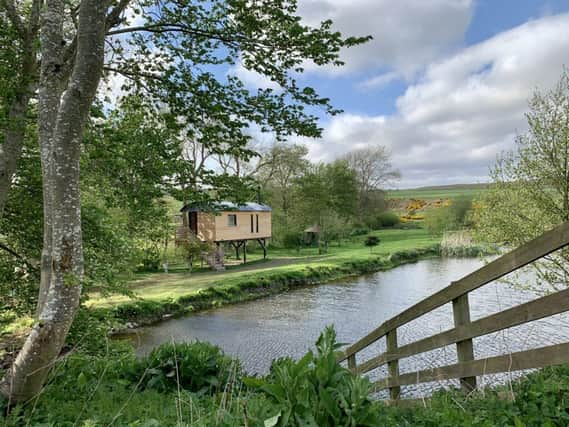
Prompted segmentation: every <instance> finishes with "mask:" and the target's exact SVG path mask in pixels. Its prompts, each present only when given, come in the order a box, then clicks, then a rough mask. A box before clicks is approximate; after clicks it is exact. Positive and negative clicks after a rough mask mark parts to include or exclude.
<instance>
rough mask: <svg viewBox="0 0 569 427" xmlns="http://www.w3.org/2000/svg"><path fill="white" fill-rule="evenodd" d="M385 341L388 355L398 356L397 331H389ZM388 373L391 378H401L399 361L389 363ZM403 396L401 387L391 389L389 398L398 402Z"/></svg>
mask: <svg viewBox="0 0 569 427" xmlns="http://www.w3.org/2000/svg"><path fill="white" fill-rule="evenodd" d="M385 339H386V341H387V354H389V355H396V354H397V329H392V330H391V331H389V332H388V333H387V334H386V336H385ZM387 371H388V374H389V377H390V378H397V377H398V376H399V360H398V359H395V360H392V361H391V362H387ZM400 394H401V387H389V398H390V399H391V400H398V399H399V395H400Z"/></svg>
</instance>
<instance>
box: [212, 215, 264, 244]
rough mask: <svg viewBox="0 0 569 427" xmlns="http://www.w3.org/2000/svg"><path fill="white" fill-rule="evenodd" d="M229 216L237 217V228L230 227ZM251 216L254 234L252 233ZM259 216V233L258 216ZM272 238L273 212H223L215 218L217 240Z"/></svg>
mask: <svg viewBox="0 0 569 427" xmlns="http://www.w3.org/2000/svg"><path fill="white" fill-rule="evenodd" d="M229 215H237V226H230V225H229V219H228V216H229ZM251 215H253V232H252V233H251ZM257 215H259V232H257V228H256V227H257V220H256V216H257ZM269 237H271V212H221V213H220V214H219V215H216V216H215V240H216V241H223V240H246V239H263V238H269Z"/></svg>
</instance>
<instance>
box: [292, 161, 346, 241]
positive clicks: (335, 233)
mask: <svg viewBox="0 0 569 427" xmlns="http://www.w3.org/2000/svg"><path fill="white" fill-rule="evenodd" d="M356 189H357V181H356V176H355V173H354V172H353V170H352V169H350V168H349V167H348V165H347V163H346V162H345V161H341V160H338V161H336V162H334V163H331V164H323V163H320V164H317V165H313V166H312V167H311V168H310V169H309V171H308V172H307V173H306V174H305V175H304V176H302V177H301V178H299V179H298V180H297V186H296V188H295V201H296V206H295V214H296V216H297V218H301V219H302V222H303V223H304V226H308V225H310V226H312V225H316V226H318V228H319V230H320V231H319V239H318V244H319V251H320V252H325V251H326V250H327V247H328V243H329V242H330V240H332V239H333V238H338V237H340V235H341V234H342V232H347V230H348V229H349V226H348V224H349V223H350V222H351V220H352V219H353V215H354V214H355V210H356V200H355V199H354V193H355V192H356Z"/></svg>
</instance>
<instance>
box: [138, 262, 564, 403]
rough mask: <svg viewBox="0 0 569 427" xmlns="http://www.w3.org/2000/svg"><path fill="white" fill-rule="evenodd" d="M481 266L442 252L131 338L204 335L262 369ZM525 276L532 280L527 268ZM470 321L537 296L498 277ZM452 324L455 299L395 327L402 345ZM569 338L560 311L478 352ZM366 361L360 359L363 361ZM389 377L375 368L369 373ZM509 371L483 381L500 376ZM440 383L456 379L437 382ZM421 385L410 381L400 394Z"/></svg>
mask: <svg viewBox="0 0 569 427" xmlns="http://www.w3.org/2000/svg"><path fill="white" fill-rule="evenodd" d="M482 265H483V261H482V260H479V259H456V258H437V259H429V260H423V261H419V262H417V263H413V264H407V265H403V266H400V267H397V268H395V269H392V270H389V271H385V272H378V273H374V274H370V275H366V276H361V277H359V278H355V279H354V278H351V279H348V280H343V281H338V282H334V283H328V284H324V285H319V286H310V287H304V288H300V289H296V290H293V291H290V292H287V293H283V294H279V295H275V296H271V297H267V298H263V299H259V300H256V301H250V302H245V303H240V304H234V305H228V306H225V307H221V308H217V309H212V310H208V311H203V312H201V313H197V314H193V315H191V316H188V317H184V318H178V319H171V320H168V321H165V322H162V323H160V324H158V325H155V326H150V327H145V328H142V329H140V330H138V331H137V334H136V336H134V337H132V340H133V342H134V344H135V347H136V350H137V353H138V354H141V355H142V354H146V353H148V352H149V351H150V350H151V349H152V348H154V347H155V346H157V345H159V344H162V343H165V342H172V341H177V342H179V341H188V340H196V339H197V340H204V341H209V342H212V343H214V344H217V345H219V346H220V347H221V348H222V349H223V350H224V351H225V352H226V353H228V354H230V355H232V356H235V357H238V358H239V359H240V360H241V361H242V364H243V366H244V368H245V369H246V370H247V371H248V372H250V373H258V374H263V373H266V372H267V371H268V369H269V367H270V364H271V361H272V360H273V359H274V358H278V357H282V356H291V357H294V358H298V357H300V356H302V355H303V354H304V353H305V352H306V351H307V350H308V349H310V348H311V346H312V345H313V343H314V342H315V340H316V339H317V337H318V335H319V334H320V332H321V331H322V330H323V328H324V327H325V326H326V325H330V324H333V325H334V326H335V328H336V331H337V334H338V339H339V341H340V342H343V343H351V342H354V341H356V340H357V339H359V338H360V337H362V336H363V335H365V334H366V333H367V332H369V331H370V330H372V329H373V328H375V327H377V326H378V325H379V324H381V323H382V322H383V321H385V320H387V319H389V318H390V317H392V316H394V315H396V314H398V313H399V312H401V311H402V310H404V309H406V308H408V307H409V306H411V305H413V304H415V303H416V302H418V301H420V300H422V299H423V298H425V297H427V296H429V295H431V294H433V293H434V292H436V291H438V290H439V289H441V288H443V287H445V286H447V285H448V284H449V283H450V282H451V281H453V280H457V279H459V278H461V277H462V276H464V275H466V274H468V273H470V272H472V271H474V270H476V269H477V268H479V267H481V266H482ZM523 278H524V280H526V281H528V280H532V276H531V274H529V273H526V274H525V275H524V276H523ZM470 295H471V296H470V305H471V313H472V314H471V317H472V320H475V319H478V318H480V317H483V316H486V315H489V314H491V313H495V312H498V311H501V310H503V309H505V308H508V307H512V306H515V305H517V304H520V303H522V302H525V301H529V300H531V299H534V298H535V297H536V296H535V294H533V293H531V292H529V291H520V290H519V289H514V288H512V287H511V286H509V285H507V284H505V283H503V282H496V283H492V284H489V285H487V286H485V287H483V288H481V289H478V290H476V291H474V292H473V293H471V294H470ZM451 327H452V308H451V305H450V304H447V305H445V306H443V307H440V308H439V309H437V310H434V311H433V312H431V313H429V314H428V315H425V316H422V317H420V318H419V319H416V320H414V321H412V322H410V323H409V324H407V325H405V326H403V327H402V328H400V329H399V330H398V338H399V343H400V345H402V344H406V343H408V342H411V341H414V340H416V339H418V338H423V337H426V336H429V335H432V334H433V333H436V332H440V331H443V330H445V329H449V328H451ZM567 340H569V316H567V315H566V314H563V315H557V316H553V317H550V318H548V319H543V320H540V321H536V322H532V323H529V324H526V325H522V326H519V327H515V328H511V329H509V330H506V331H501V332H499V333H494V334H491V335H487V336H484V337H480V338H476V339H475V340H474V348H475V357H476V358H481V357H486V356H493V355H499V354H504V353H508V352H512V351H519V350H524V349H529V348H533V347H538V346H544V345H550V344H555V343H560V342H565V341H567ZM384 349H385V340H384V339H382V340H380V341H379V342H378V343H377V344H375V345H374V346H372V347H371V348H369V349H367V350H366V351H367V357H365V358H366V359H367V358H368V357H372V356H373V355H376V354H378V352H380V351H383V350H384ZM359 360H360V361H361V360H362V359H361V358H360V359H359ZM443 362H444V363H455V362H456V352H455V347H454V345H452V346H448V347H445V348H442V349H438V350H434V351H430V352H428V353H423V354H421V355H418V356H415V357H410V358H407V359H403V360H402V361H401V362H400V370H401V372H402V373H404V372H411V371H415V370H417V369H424V368H427V367H434V366H441V365H442V364H444V363H443ZM384 375H385V371H382V370H381V369H378V370H376V371H374V372H373V373H372V374H371V377H372V379H373V378H376V377H378V376H379V377H381V376H384ZM503 378H504V375H499V376H489V377H486V379H485V381H487V382H495V381H502V380H503ZM439 384H440V385H446V384H454V382H452V381H450V382H445V383H439ZM418 391H421V389H413V388H409V387H407V388H406V390H404V393H403V395H407V394H410V395H417V392H418Z"/></svg>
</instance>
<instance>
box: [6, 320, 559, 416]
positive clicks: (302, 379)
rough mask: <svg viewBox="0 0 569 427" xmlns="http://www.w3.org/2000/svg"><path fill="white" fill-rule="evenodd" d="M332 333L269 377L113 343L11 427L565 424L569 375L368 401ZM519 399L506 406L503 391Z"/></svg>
mask: <svg viewBox="0 0 569 427" xmlns="http://www.w3.org/2000/svg"><path fill="white" fill-rule="evenodd" d="M337 349H338V344H337V343H336V340H335V332H334V330H333V329H332V328H328V329H326V331H325V332H324V333H323V334H322V335H321V336H320V338H319V339H318V341H317V343H316V349H315V351H310V352H308V353H307V354H306V355H305V356H304V357H303V358H302V359H300V360H299V361H293V360H291V359H288V358H283V359H279V360H276V361H274V362H273V365H272V367H271V370H270V373H269V374H268V375H267V376H265V377H247V376H246V375H245V374H244V373H243V371H242V369H241V367H240V365H239V363H238V362H237V361H235V360H232V359H230V358H229V357H227V356H225V355H224V354H223V353H222V352H221V351H220V350H219V348H217V347H215V346H212V345H210V344H207V343H193V344H175V345H174V344H168V345H164V346H162V347H159V348H158V349H156V350H155V351H154V352H153V353H151V354H150V355H149V356H148V357H147V358H145V359H136V358H135V357H134V356H133V355H132V352H131V351H128V350H126V347H125V348H121V346H120V345H117V344H113V345H112V347H111V348H109V349H108V352H107V354H106V355H105V356H103V357H101V356H87V355H84V354H73V355H70V356H68V357H67V358H65V360H63V361H62V362H60V363H58V364H57V365H56V366H55V368H54V370H53V372H52V374H51V375H50V379H49V383H48V385H47V387H46V388H45V389H44V391H43V392H42V393H41V395H40V396H39V397H38V398H37V399H34V400H32V401H31V402H28V403H27V404H25V405H23V406H19V407H15V408H14V409H12V412H11V414H10V415H9V416H8V417H7V418H6V419H2V418H1V416H0V421H2V424H4V425H6V426H19V425H31V426H74V425H75V426H83V427H87V426H103V425H104V426H107V425H114V426H129V427H141V426H147V427H149V426H244V425H246V426H260V427H275V426H277V427H279V426H281V427H283V426H298V427H300V426H311V427H312V426H433V427H435V426H514V427H520V426H566V425H568V424H569V367H567V366H562V367H557V368H549V369H544V370H542V371H540V372H537V373H533V374H530V375H529V376H527V377H525V378H523V379H521V380H520V381H518V382H515V383H513V384H512V386H511V387H508V388H497V389H486V390H483V391H480V392H478V393H476V394H474V395H472V396H470V397H468V398H466V397H463V396H462V395H461V394H460V393H459V392H457V391H445V392H439V393H437V394H435V396H434V397H433V399H432V400H431V401H429V403H428V405H427V407H422V406H415V407H412V408H405V407H399V406H386V405H384V404H383V403H382V402H379V401H373V400H371V399H370V398H369V392H370V389H371V386H370V383H369V381H368V380H367V379H366V378H361V377H357V376H353V375H352V374H351V373H350V372H349V371H348V370H347V369H345V368H344V367H342V366H340V365H338V364H337V363H336V362H335V352H336V350H337ZM505 392H507V394H509V395H513V396H515V399H513V400H512V399H505V398H504V396H503V395H504V393H505Z"/></svg>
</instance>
